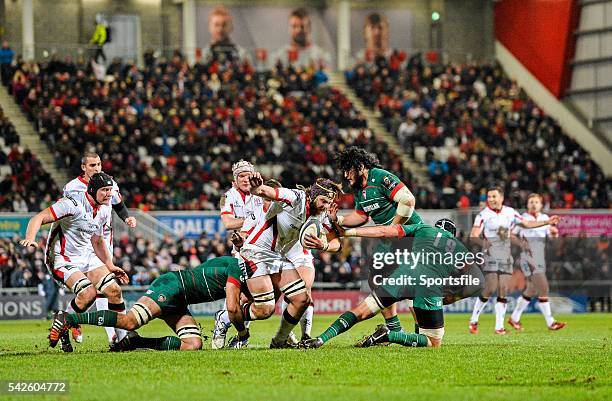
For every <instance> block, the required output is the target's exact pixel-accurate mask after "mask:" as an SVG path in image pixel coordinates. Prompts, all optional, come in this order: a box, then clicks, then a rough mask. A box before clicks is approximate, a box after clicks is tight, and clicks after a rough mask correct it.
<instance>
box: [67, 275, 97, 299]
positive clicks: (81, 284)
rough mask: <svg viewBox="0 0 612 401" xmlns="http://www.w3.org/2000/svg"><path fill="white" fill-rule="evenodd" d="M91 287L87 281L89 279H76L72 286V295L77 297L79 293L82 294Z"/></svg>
mask: <svg viewBox="0 0 612 401" xmlns="http://www.w3.org/2000/svg"><path fill="white" fill-rule="evenodd" d="M92 285H93V284H92V283H91V281H89V279H88V278H87V277H83V278H80V279H78V280H77V281H76V282H75V283H74V284H73V285H72V288H71V290H72V292H73V293H74V295H76V296H77V297H78V296H79V294H80V293H81V292H83V291H84V290H86V289H87V288H89V287H91V286H92Z"/></svg>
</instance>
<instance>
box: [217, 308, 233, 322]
mask: <svg viewBox="0 0 612 401" xmlns="http://www.w3.org/2000/svg"><path fill="white" fill-rule="evenodd" d="M219 320H221V321H222V322H223V324H225V325H226V326H229V325H230V324H232V322H231V320H230V318H229V313H228V312H227V309H224V310H222V311H221V313H220V314H219Z"/></svg>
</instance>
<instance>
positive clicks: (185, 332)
mask: <svg viewBox="0 0 612 401" xmlns="http://www.w3.org/2000/svg"><path fill="white" fill-rule="evenodd" d="M176 334H177V335H178V338H180V339H181V340H182V339H185V338H194V337H198V338H200V337H202V334H201V331H200V328H199V327H198V326H196V325H195V324H187V325H185V326H181V327H179V328H178V329H176Z"/></svg>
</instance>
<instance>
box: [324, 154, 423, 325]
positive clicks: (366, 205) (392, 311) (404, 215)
mask: <svg viewBox="0 0 612 401" xmlns="http://www.w3.org/2000/svg"><path fill="white" fill-rule="evenodd" d="M335 162H336V166H337V167H338V168H339V170H340V172H341V173H342V175H343V176H344V178H345V179H347V180H348V182H349V184H350V186H351V189H352V190H353V195H354V197H355V210H354V211H353V212H351V213H349V214H348V215H345V216H336V215H334V214H330V219H331V220H332V221H334V222H337V223H338V224H339V225H340V226H342V227H345V228H351V227H359V226H361V225H364V224H366V223H367V222H368V220H369V219H370V218H371V219H372V220H373V221H374V223H376V224H377V225H392V224H420V223H423V219H422V218H421V216H420V215H419V214H418V213H417V212H416V211H415V210H414V208H415V205H416V201H415V198H414V195H412V193H411V192H410V190H409V189H408V187H406V185H405V184H404V183H403V182H402V181H401V180H400V179H399V178H398V177H397V176H395V175H394V174H392V173H390V172H388V171H386V170H383V169H381V168H380V164H379V162H378V159H377V157H376V156H375V155H373V154H371V153H368V152H366V151H365V150H363V149H361V148H358V147H356V146H351V147H350V148H348V149H347V150H345V151H342V152H339V153H337V154H336V156H335ZM381 245H382V244H381ZM382 246H384V245H382ZM369 273H370V280H369V281H370V286H372V284H373V283H372V275H373V274H374V271H373V270H372V269H370V271H369ZM389 273H390V271H385V272H383V275H385V274H389ZM408 305H409V306H410V308H411V309H410V310H411V312H412V315H413V317H414V318H415V322H416V317H415V315H414V311H413V310H412V301H408ZM382 316H383V317H384V318H385V324H386V325H387V327H389V330H391V331H401V330H402V326H401V323H400V321H399V318H398V317H397V307H396V305H395V304H392V305H387V306H386V307H385V308H384V309H383V311H382ZM415 328H416V327H415ZM416 329H417V330H418V328H416Z"/></svg>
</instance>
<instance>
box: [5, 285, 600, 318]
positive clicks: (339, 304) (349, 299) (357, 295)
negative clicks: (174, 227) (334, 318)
mask: <svg viewBox="0 0 612 401" xmlns="http://www.w3.org/2000/svg"><path fill="white" fill-rule="evenodd" d="M601 284H602V285H606V286H608V287H609V286H610V284H611V283H601ZM354 286H355V285H353V287H354ZM320 287H324V288H325V289H321V288H320ZM146 288H147V287H141V286H138V287H136V286H126V287H123V296H124V299H125V303H126V306H127V308H128V309H129V308H131V307H132V305H134V303H135V302H136V301H137V300H138V298H140V297H141V296H142V295H144V293H145V291H146ZM315 288H319V289H315V290H313V292H312V296H313V299H314V308H315V314H320V315H325V314H329V315H339V314H341V313H343V312H345V311H347V310H350V309H352V308H353V307H355V306H356V305H357V304H358V303H359V302H361V300H362V299H363V298H365V296H367V293H365V292H362V291H359V290H354V289H339V288H340V286H337V285H335V286H334V285H330V283H320V285H319V283H315ZM519 295H520V293H515V294H513V296H511V297H509V298H508V305H509V310H512V309H513V308H514V304H515V302H516V297H517V296H519ZM73 297H74V295H72V294H59V296H58V299H57V305H56V307H57V308H58V309H66V308H67V307H68V304H69V302H70V300H71V299H72V298H73ZM474 301H475V300H474V299H472V298H468V299H464V300H461V301H459V302H457V303H455V304H453V305H446V306H445V307H444V311H445V312H446V313H471V312H472V308H473V306H474ZM550 303H551V306H552V310H553V312H554V313H555V314H563V313H583V312H586V311H587V303H588V297H587V296H583V295H571V296H555V295H553V296H552V297H551V298H550ZM493 304H494V303H493V302H489V303H488V304H487V307H486V308H485V312H490V311H492V310H493ZM45 305H46V303H45V297H44V296H43V295H39V294H38V291H37V289H36V288H19V289H0V320H10V319H44V318H46V317H47V311H46V307H45ZM222 308H223V300H221V301H216V302H211V303H202V304H198V305H191V306H190V307H189V309H190V310H191V313H192V314H193V315H194V316H213V315H214V313H215V312H216V311H218V310H220V309H222ZM398 311H399V312H400V313H408V312H409V311H408V306H407V305H406V302H400V303H399V305H398ZM536 311H537V309H536V306H535V300H534V301H532V303H531V305H530V306H529V308H528V309H527V311H526V312H536ZM277 313H280V302H279V303H278V305H277Z"/></svg>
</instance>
